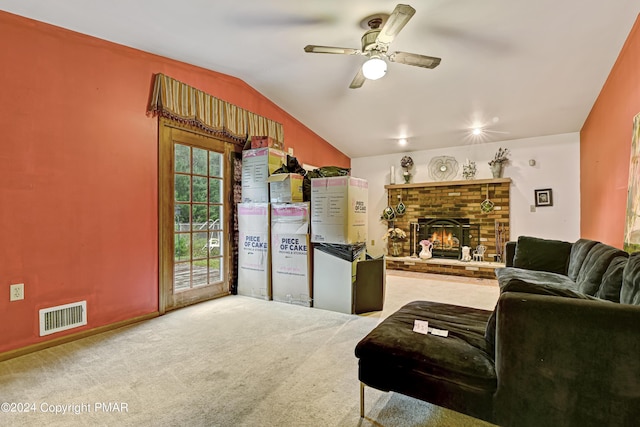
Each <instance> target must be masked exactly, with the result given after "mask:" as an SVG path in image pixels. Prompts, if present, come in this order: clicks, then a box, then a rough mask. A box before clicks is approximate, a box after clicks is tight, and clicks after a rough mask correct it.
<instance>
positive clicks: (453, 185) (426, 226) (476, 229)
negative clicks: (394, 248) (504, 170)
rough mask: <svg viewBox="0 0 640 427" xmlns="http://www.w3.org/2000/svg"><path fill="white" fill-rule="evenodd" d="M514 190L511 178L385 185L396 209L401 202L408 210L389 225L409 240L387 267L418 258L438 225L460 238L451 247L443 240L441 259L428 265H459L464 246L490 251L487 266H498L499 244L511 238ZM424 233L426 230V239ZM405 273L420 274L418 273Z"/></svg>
mask: <svg viewBox="0 0 640 427" xmlns="http://www.w3.org/2000/svg"><path fill="white" fill-rule="evenodd" d="M510 187H511V179H510V178H494V179H478V180H471V181H442V182H423V183H411V184H396V185H385V189H386V190H387V191H388V194H389V196H390V197H389V198H390V200H391V206H393V207H395V206H397V205H398V203H399V202H400V200H402V202H403V204H404V205H405V207H406V211H405V213H404V215H400V216H397V217H396V219H395V220H394V221H389V227H392V226H393V227H399V228H401V229H403V230H404V231H405V232H407V235H408V236H409V238H407V239H405V240H404V241H403V242H402V254H401V255H400V256H399V257H388V260H389V262H388V264H387V265H388V267H389V268H395V267H396V266H397V265H398V264H399V262H400V261H402V259H403V258H405V257H410V256H411V255H412V254H414V253H419V252H420V245H419V243H418V242H419V241H420V240H421V239H423V238H425V236H426V234H425V233H430V232H431V233H432V232H433V231H432V228H433V227H430V226H431V225H434V224H438V227H440V228H441V230H442V231H443V232H447V230H454V229H456V230H457V231H456V232H457V233H459V235H456V236H455V239H453V238H451V239H450V240H449V241H446V242H445V241H444V240H443V241H442V243H441V247H440V248H435V247H434V249H436V250H437V249H439V250H440V251H439V252H436V251H434V255H436V254H437V255H436V256H434V259H433V260H430V261H429V263H431V264H433V263H437V259H438V258H448V259H456V260H457V259H459V254H460V249H459V248H460V247H461V246H463V245H466V246H470V247H471V248H472V249H474V248H475V247H476V246H477V245H478V244H482V245H483V246H486V248H487V250H486V253H485V261H495V260H496V258H495V256H496V255H497V254H499V253H500V252H501V250H498V248H497V246H496V240H498V241H501V242H505V241H507V240H508V239H509V194H510ZM485 200H489V201H490V202H491V203H492V204H493V209H492V210H490V211H488V212H485V211H483V210H482V208H481V204H482V203H483V202H484V201H485ZM418 223H419V224H420V227H419V229H418V227H416V224H418ZM458 227H459V228H458ZM420 230H423V233H422V234H421V233H420ZM427 230H430V231H427ZM497 234H499V236H497ZM497 237H498V238H497ZM443 255H444V256H443ZM405 261H407V260H405ZM419 262H420V260H417V263H419ZM417 263H416V265H417ZM410 264H411V263H409V264H408V265H410ZM446 264H451V263H446ZM403 269H407V270H420V271H421V269H419V268H403Z"/></svg>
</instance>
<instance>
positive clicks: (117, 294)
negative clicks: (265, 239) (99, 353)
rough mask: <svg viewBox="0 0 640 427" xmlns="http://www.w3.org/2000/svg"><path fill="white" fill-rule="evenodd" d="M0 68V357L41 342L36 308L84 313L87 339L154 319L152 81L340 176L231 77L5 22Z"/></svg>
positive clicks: (325, 154)
mask: <svg viewBox="0 0 640 427" xmlns="http://www.w3.org/2000/svg"><path fill="white" fill-rule="evenodd" d="M0 64H2V65H1V66H0V81H2V82H3V85H2V91H1V92H0V93H1V95H0V96H1V99H2V102H0V242H1V243H2V244H0V352H4V351H8V350H11V349H16V348H21V347H24V346H27V345H30V344H34V343H37V342H40V341H42V340H45V339H46V338H44V339H42V338H40V337H39V333H38V328H39V326H38V310H39V309H41V308H44V307H49V306H54V305H60V304H65V303H69V302H75V301H80V300H87V307H88V319H89V324H88V325H87V326H86V327H85V329H87V328H95V327H98V326H102V325H107V324H110V323H114V322H117V321H121V320H125V319H130V318H134V317H137V316H141V315H144V314H148V313H153V312H155V311H157V309H158V249H157V248H158V233H157V229H158V223H157V203H158V186H157V162H158V158H157V157H158V153H157V120H156V119H154V118H150V117H148V116H147V115H146V109H147V105H148V101H149V96H150V90H151V86H152V79H153V75H154V74H155V73H164V74H166V75H169V76H171V77H174V78H176V79H178V80H180V81H183V82H185V83H187V84H190V85H192V86H194V87H196V88H198V89H201V90H203V91H205V92H208V93H210V94H211V95H213V96H216V97H219V98H221V99H224V100H225V101H228V102H231V103H233V104H236V105H238V106H240V107H242V108H245V109H248V110H250V111H253V112H255V113H257V114H260V115H263V116H266V117H268V118H270V119H273V120H275V121H278V122H280V123H282V124H283V125H284V133H285V143H286V145H287V147H293V148H294V149H295V152H296V155H297V156H298V158H299V160H300V161H302V162H307V163H312V164H317V165H329V164H332V165H338V166H344V167H348V166H349V165H350V160H349V158H348V157H347V156H345V155H344V154H342V153H340V152H339V151H338V150H336V149H335V148H333V147H332V146H331V145H329V144H328V143H327V142H326V141H324V140H322V139H321V138H320V137H319V136H317V135H315V134H314V133H313V132H311V131H310V130H309V129H307V128H306V127H304V126H303V125H302V124H301V123H299V122H298V121H296V120H295V119H294V118H293V117H291V116H290V115H289V114H287V113H286V112H284V111H283V110H282V109H280V108H279V107H278V106H276V105H274V104H273V103H272V102H271V101H269V100H268V99H266V98H265V97H264V96H262V95H260V94H259V93H258V92H257V91H255V90H254V89H252V88H251V87H249V86H248V85H247V84H245V83H244V82H242V81H240V80H238V79H236V78H233V77H230V76H226V75H223V74H219V73H215V72H211V71H207V70H204V69H201V68H198V67H194V66H191V65H188V64H184V63H180V62H177V61H172V60H169V59H166V58H162V57H158V56H155V55H151V54H148V53H144V52H141V51H137V50H134V49H129V48H125V47H122V46H119V45H115V44H112V43H109V42H105V41H102V40H98V39H95V38H91V37H87V36H83V35H80V34H77V33H73V32H70V31H66V30H62V29H60V28H56V27H53V26H50V25H46V24H43V23H39V22H35V21H31V20H27V19H24V18H21V17H18V16H15V15H11V14H8V13H5V12H0ZM312 147H313V150H312ZM12 283H25V294H26V298H25V300H24V301H18V302H11V303H10V302H9V298H8V295H9V285H10V284H12ZM79 330H80V329H75V330H73V331H69V332H67V333H72V332H77V331H79ZM64 334H65V333H60V334H55V337H58V336H61V335H64Z"/></svg>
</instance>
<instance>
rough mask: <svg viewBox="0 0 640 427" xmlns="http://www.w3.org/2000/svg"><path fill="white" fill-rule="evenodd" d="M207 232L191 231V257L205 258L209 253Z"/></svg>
mask: <svg viewBox="0 0 640 427" xmlns="http://www.w3.org/2000/svg"><path fill="white" fill-rule="evenodd" d="M208 235H209V233H193V258H194V259H198V258H206V257H207V254H208V253H209V238H208V237H207V236H208Z"/></svg>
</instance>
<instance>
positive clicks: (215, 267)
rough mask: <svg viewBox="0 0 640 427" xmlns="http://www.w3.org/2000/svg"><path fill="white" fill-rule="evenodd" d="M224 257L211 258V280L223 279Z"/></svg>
mask: <svg viewBox="0 0 640 427" xmlns="http://www.w3.org/2000/svg"><path fill="white" fill-rule="evenodd" d="M221 260H222V258H212V259H210V260H209V280H210V281H211V282H217V281H220V280H222V273H223V272H222V268H221V266H222V262H221Z"/></svg>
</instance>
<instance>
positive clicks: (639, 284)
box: [620, 252, 640, 305]
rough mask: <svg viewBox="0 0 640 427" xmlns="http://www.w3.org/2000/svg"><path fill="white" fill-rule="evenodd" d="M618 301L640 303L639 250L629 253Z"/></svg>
mask: <svg viewBox="0 0 640 427" xmlns="http://www.w3.org/2000/svg"><path fill="white" fill-rule="evenodd" d="M620 302H621V303H623V304H633V305H640V252H636V253H633V254H631V256H630V257H629V260H628V261H627V265H625V267H624V271H623V272H622V290H621V291H620Z"/></svg>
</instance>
